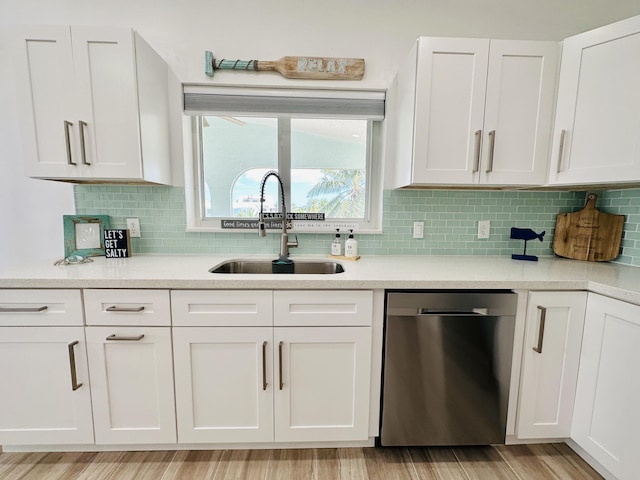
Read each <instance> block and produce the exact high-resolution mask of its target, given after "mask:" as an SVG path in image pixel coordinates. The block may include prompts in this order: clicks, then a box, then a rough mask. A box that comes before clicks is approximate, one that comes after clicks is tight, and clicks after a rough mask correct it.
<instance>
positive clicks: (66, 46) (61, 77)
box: [15, 27, 82, 178]
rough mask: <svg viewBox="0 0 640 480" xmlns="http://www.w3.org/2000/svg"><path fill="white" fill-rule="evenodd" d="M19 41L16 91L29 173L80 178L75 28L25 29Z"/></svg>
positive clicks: (39, 175)
mask: <svg viewBox="0 0 640 480" xmlns="http://www.w3.org/2000/svg"><path fill="white" fill-rule="evenodd" d="M16 41H17V44H16V53H15V60H16V68H15V75H16V89H17V93H18V106H19V110H20V123H21V131H22V137H23V145H22V147H23V151H24V161H25V170H26V174H27V175H28V176H33V177H50V178H60V177H71V176H74V175H79V174H80V171H81V169H82V167H81V166H80V160H79V158H80V157H79V155H80V151H79V150H78V149H77V145H78V143H77V141H78V130H77V118H75V117H76V115H75V111H74V94H73V90H74V88H75V87H74V75H73V56H72V53H71V32H70V30H69V27H24V28H23V29H21V30H20V31H19V32H18V33H17V35H16ZM67 138H68V142H67Z"/></svg>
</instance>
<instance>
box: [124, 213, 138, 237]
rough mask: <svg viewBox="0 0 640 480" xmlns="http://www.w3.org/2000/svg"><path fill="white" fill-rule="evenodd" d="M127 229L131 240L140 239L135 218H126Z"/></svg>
mask: <svg viewBox="0 0 640 480" xmlns="http://www.w3.org/2000/svg"><path fill="white" fill-rule="evenodd" d="M127 228H128V229H129V234H130V235H131V237H132V238H133V237H136V238H140V220H138V219H137V218H127Z"/></svg>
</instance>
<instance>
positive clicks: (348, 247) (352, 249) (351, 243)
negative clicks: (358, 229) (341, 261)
mask: <svg viewBox="0 0 640 480" xmlns="http://www.w3.org/2000/svg"><path fill="white" fill-rule="evenodd" d="M344 255H345V257H350V258H354V257H357V256H358V241H357V240H356V239H355V238H353V230H349V238H348V239H347V241H346V242H344Z"/></svg>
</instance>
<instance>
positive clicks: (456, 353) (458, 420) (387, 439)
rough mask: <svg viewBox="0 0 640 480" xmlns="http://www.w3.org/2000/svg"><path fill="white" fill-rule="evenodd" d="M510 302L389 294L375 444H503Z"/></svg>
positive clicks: (481, 294) (459, 294)
mask: <svg viewBox="0 0 640 480" xmlns="http://www.w3.org/2000/svg"><path fill="white" fill-rule="evenodd" d="M516 302H517V294H515V293H513V292H511V291H495V290H491V291H484V290H483V291H478V290H472V291H387V295H386V319H385V341H384V367H383V378H382V381H383V389H382V392H383V393H382V413H381V432H380V439H379V442H378V444H379V445H382V446H398V445H406V446H409V445H489V444H500V443H504V441H505V431H506V422H507V403H508V399H509V383H510V376H511V360H512V358H511V357H512V352H513V335H514V328H515V314H516Z"/></svg>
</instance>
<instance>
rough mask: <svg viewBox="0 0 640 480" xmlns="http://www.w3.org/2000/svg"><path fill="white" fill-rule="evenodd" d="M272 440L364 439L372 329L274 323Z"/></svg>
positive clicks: (367, 414)
mask: <svg viewBox="0 0 640 480" xmlns="http://www.w3.org/2000/svg"><path fill="white" fill-rule="evenodd" d="M274 346H275V348H274V365H275V366H276V367H275V368H274V370H275V373H274V385H275V389H276V390H275V440H276V441H278V442H290V441H291V442H293V441H344V440H366V439H367V437H368V431H369V425H368V424H369V377H370V367H371V327H282V328H280V327H276V328H275V333H274Z"/></svg>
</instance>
